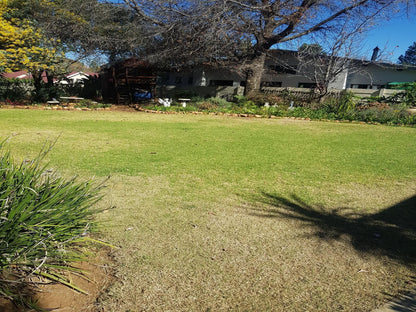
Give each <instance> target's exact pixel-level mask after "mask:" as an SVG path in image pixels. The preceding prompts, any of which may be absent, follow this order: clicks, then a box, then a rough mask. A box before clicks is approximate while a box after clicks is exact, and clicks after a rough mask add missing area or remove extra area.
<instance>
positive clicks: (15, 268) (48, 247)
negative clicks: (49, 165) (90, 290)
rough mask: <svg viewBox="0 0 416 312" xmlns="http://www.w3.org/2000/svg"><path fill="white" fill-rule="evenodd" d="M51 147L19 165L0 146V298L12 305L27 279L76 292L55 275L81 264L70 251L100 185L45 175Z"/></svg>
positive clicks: (89, 220)
mask: <svg viewBox="0 0 416 312" xmlns="http://www.w3.org/2000/svg"><path fill="white" fill-rule="evenodd" d="M53 144H54V143H47V144H45V146H44V147H43V148H42V149H41V151H40V153H39V154H38V155H37V156H36V157H35V158H34V159H33V160H25V161H22V162H21V163H20V164H16V163H15V161H14V159H13V158H12V156H11V153H10V151H8V150H5V148H4V142H3V143H2V144H0V297H6V298H8V299H11V300H14V301H15V302H16V301H17V300H21V293H22V292H21V290H22V289H24V288H26V287H27V286H28V282H29V280H31V279H30V277H32V276H37V277H44V278H48V279H51V280H55V281H59V282H62V283H63V284H66V285H68V286H70V287H73V288H76V286H75V285H72V284H71V283H70V282H69V281H67V280H65V278H64V277H63V275H62V274H60V272H61V270H62V269H71V268H70V267H69V265H68V263H70V262H72V261H76V260H80V259H82V253H81V251H80V249H76V248H74V246H75V245H76V243H77V242H79V241H80V240H83V239H84V240H85V239H86V238H87V234H88V233H89V232H90V231H91V229H92V225H93V213H94V211H93V210H92V209H91V206H92V205H93V204H94V203H95V202H96V201H98V200H99V199H100V197H101V196H100V194H99V193H100V189H101V186H100V185H94V183H92V182H91V181H88V182H79V181H78V179H76V178H71V179H65V178H62V177H60V176H58V175H57V173H56V172H54V171H51V170H46V166H45V165H44V164H43V159H44V158H45V155H46V154H47V153H48V152H49V151H50V149H51V148H52V146H53ZM80 291H81V290H80ZM26 303H28V301H26Z"/></svg>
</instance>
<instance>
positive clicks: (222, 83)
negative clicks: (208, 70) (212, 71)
mask: <svg viewBox="0 0 416 312" xmlns="http://www.w3.org/2000/svg"><path fill="white" fill-rule="evenodd" d="M233 84H234V81H232V80H210V82H209V85H210V86H212V87H232V86H233Z"/></svg>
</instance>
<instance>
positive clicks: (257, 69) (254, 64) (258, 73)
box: [245, 52, 266, 96]
mask: <svg viewBox="0 0 416 312" xmlns="http://www.w3.org/2000/svg"><path fill="white" fill-rule="evenodd" d="M265 61H266V52H262V53H260V54H258V55H256V56H255V57H254V58H253V60H252V61H251V63H250V64H249V65H248V66H247V69H246V74H247V81H246V89H245V95H246V96H251V95H255V94H256V93H258V92H260V87H261V80H262V77H263V72H264V63H265Z"/></svg>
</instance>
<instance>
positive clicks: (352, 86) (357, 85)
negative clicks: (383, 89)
mask: <svg viewBox="0 0 416 312" xmlns="http://www.w3.org/2000/svg"><path fill="white" fill-rule="evenodd" d="M351 88H352V89H370V85H368V84H353V85H351Z"/></svg>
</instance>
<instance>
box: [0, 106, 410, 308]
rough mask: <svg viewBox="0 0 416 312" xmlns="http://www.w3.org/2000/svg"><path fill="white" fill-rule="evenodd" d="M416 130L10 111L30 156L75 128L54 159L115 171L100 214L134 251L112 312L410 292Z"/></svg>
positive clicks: (8, 120)
mask: <svg viewBox="0 0 416 312" xmlns="http://www.w3.org/2000/svg"><path fill="white" fill-rule="evenodd" d="M415 131H416V130H415V129H413V128H405V127H386V126H374V125H359V124H337V123H332V122H307V121H298V120H288V119H278V120H276V119H270V120H268V119H239V118H227V117H216V116H203V115H156V114H143V113H129V112H98V111H97V112H62V111H36V110H27V111H26V110H0V137H3V138H6V137H9V136H11V135H12V134H13V133H14V134H15V136H14V137H13V138H12V139H11V140H10V142H9V146H10V148H11V149H12V150H13V151H14V152H15V155H16V157H21V158H24V157H32V155H34V154H35V153H36V152H37V151H38V147H39V145H40V144H41V143H43V142H44V141H45V139H47V138H55V137H57V136H60V138H59V140H58V143H57V144H56V146H55V148H54V149H53V151H52V152H51V153H50V154H49V155H48V157H49V160H50V166H51V167H53V168H58V169H59V171H60V172H62V173H63V174H68V175H72V174H74V173H78V174H80V175H81V176H82V177H91V176H96V177H99V178H101V177H105V176H107V175H111V176H112V177H111V179H110V180H109V187H108V188H107V190H106V196H105V198H104V200H103V201H102V202H101V203H100V204H99V205H100V206H101V207H100V208H105V207H112V206H114V208H113V209H107V210H106V211H104V212H103V213H101V214H100V215H98V219H99V220H101V222H103V223H102V224H103V226H102V235H103V237H104V238H105V240H106V241H109V242H111V243H113V244H115V245H117V246H119V247H120V248H119V249H118V250H117V251H116V252H115V256H116V260H117V277H118V282H117V283H116V284H115V285H114V286H113V287H112V288H111V289H110V292H109V294H108V295H107V296H106V297H105V298H103V299H102V300H103V305H104V306H106V307H107V309H109V310H110V311H127V310H131V311H141V310H144V311H169V310H170V311H229V310H232V311H369V310H371V309H372V308H374V307H376V306H378V305H380V304H381V303H382V302H383V301H385V300H388V299H389V298H390V297H389V296H390V295H391V296H395V295H397V294H398V293H399V292H402V291H405V290H406V289H409V288H411V287H412V285H414V284H412V283H414V276H415V258H414V256H415V254H414V249H413V247H412V246H410V245H412V244H413V245H415V244H414V243H415V242H416V239H415V237H414V236H415V230H414V227H411V226H410V227H406V226H407V223H406V221H409V218H410V220H414V215H413V214H412V211H413V210H411V204H412V203H413V202H412V201H410V204H408V202H405V204H404V210H405V214H404V215H406V213H408V217H407V220H402V219H401V218H399V217H398V216H397V214H395V213H394V211H396V210H397V211H399V209H396V208H395V206H394V205H395V204H397V203H398V202H402V201H404V200H405V199H407V198H409V197H412V196H414V194H415V190H416V162H415V155H416V144H415V138H416V132H415ZM402 206H403V205H402ZM400 207H401V206H400ZM389 208H390V209H389ZM392 211H393V216H391V212H392ZM409 211H410V212H409ZM385 212H389V213H390V214H389V218H386V217H384V216H385V215H386V213H385ZM400 212H401V214H402V213H403V209H400ZM409 216H410V217H409ZM393 221H394V222H393ZM413 224H414V223H413ZM400 228H404V229H406V231H398V230H397V229H400ZM374 231H376V232H375V233H374ZM379 232H380V233H379ZM387 236H389V237H394V238H397V239H402V240H403V241H405V242H408V243H409V244H404V245H403V246H400V247H397V246H395V245H394V242H391V241H389V240H387V239H385V237H387ZM396 247H397V248H396Z"/></svg>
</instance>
